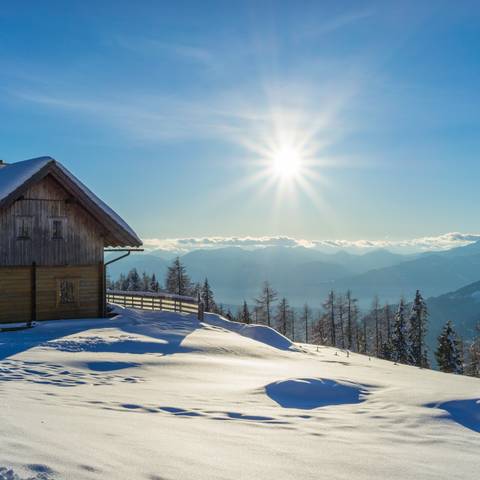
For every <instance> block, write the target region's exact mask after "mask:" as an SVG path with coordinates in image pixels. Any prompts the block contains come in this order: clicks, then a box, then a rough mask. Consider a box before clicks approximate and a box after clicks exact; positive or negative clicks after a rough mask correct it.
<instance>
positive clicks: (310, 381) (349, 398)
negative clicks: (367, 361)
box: [265, 378, 369, 410]
mask: <svg viewBox="0 0 480 480" xmlns="http://www.w3.org/2000/svg"><path fill="white" fill-rule="evenodd" d="M265 393H266V394H267V395H268V396H269V397H270V398H271V399H272V400H274V401H275V402H276V403H278V404H279V405H280V406H281V407H284V408H300V409H304V410H312V409H314V408H319V407H327V406H329V405H344V404H351V403H360V402H363V401H364V400H365V399H364V398H363V397H364V396H365V395H368V393H369V392H368V390H367V388H366V386H365V385H359V384H355V383H348V382H337V381H335V380H329V379H322V378H295V379H291V380H283V381H279V382H275V383H271V384H269V385H267V386H266V387H265Z"/></svg>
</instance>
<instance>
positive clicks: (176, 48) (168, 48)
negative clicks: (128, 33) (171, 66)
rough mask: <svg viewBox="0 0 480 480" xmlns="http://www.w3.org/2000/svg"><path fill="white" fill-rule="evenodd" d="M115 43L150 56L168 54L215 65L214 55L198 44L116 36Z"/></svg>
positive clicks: (206, 64) (205, 64)
mask: <svg viewBox="0 0 480 480" xmlns="http://www.w3.org/2000/svg"><path fill="white" fill-rule="evenodd" d="M113 41H114V43H115V45H118V46H119V47H121V48H123V49H125V50H130V51H132V52H134V53H138V54H141V55H146V56H148V57H149V58H151V56H152V54H153V55H155V54H159V55H168V56H171V57H174V58H176V59H180V60H186V61H190V62H195V63H199V64H202V65H204V66H206V67H215V66H216V64H215V61H214V60H215V56H214V55H213V53H212V52H211V51H210V50H208V49H207V48H204V47H201V46H198V45H188V44H180V43H169V42H162V41H160V40H157V39H155V38H146V37H143V38H139V37H124V36H118V37H116V38H115V39H114V40H113Z"/></svg>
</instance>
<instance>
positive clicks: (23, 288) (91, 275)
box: [0, 263, 103, 323]
mask: <svg viewBox="0 0 480 480" xmlns="http://www.w3.org/2000/svg"><path fill="white" fill-rule="evenodd" d="M33 268H35V281H33V279H32V269H33ZM102 269H103V264H101V263H99V264H96V265H83V266H65V267H45V266H43V267H42V266H38V267H32V266H30V267H0V292H1V294H0V323H7V322H25V321H29V320H33V319H34V318H32V313H33V312H35V313H36V315H35V317H36V318H35V319H36V320H55V319H62V318H95V317H99V316H102V313H103V312H102V299H103V275H102ZM62 279H68V280H72V281H74V282H75V283H76V284H77V285H78V292H76V294H78V298H77V300H78V301H76V302H75V303H72V304H66V305H65V304H63V305H62V304H60V303H59V302H58V288H59V281H61V280H62ZM34 285H35V287H36V288H35V295H34V294H33V291H32V287H33V286H34ZM33 302H35V303H34V304H33ZM33 305H35V307H34V308H32V307H33Z"/></svg>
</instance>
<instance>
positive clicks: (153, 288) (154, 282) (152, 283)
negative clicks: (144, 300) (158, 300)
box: [149, 274, 160, 292]
mask: <svg viewBox="0 0 480 480" xmlns="http://www.w3.org/2000/svg"><path fill="white" fill-rule="evenodd" d="M149 290H150V291H151V292H159V291H160V284H159V283H158V281H157V277H156V276H155V274H153V275H152V278H151V279H150V287H149Z"/></svg>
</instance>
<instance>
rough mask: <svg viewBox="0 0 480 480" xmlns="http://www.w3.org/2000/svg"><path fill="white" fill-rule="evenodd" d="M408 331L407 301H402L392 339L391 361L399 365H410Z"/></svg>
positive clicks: (396, 315) (394, 324) (395, 320)
mask: <svg viewBox="0 0 480 480" xmlns="http://www.w3.org/2000/svg"><path fill="white" fill-rule="evenodd" d="M407 334H408V329H407V321H406V318H405V301H404V299H403V298H401V299H400V303H399V304H398V310H397V313H396V314H395V319H394V322H393V329H392V339H391V342H390V343H391V347H390V348H391V359H392V360H393V361H395V362H398V363H404V364H408V360H409V354H408V337H407Z"/></svg>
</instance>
